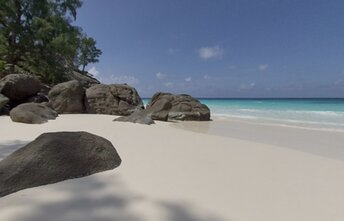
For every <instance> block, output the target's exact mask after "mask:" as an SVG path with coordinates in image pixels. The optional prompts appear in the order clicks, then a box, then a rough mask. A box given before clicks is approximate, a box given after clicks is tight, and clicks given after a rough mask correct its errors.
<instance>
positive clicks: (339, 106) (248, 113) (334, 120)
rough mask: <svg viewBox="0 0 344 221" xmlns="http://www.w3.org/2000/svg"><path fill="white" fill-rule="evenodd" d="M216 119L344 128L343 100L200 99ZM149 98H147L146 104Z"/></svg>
mask: <svg viewBox="0 0 344 221" xmlns="http://www.w3.org/2000/svg"><path fill="white" fill-rule="evenodd" d="M199 100H200V101H201V102H202V103H204V104H206V105H207V106H208V107H209V108H210V110H211V114H212V116H214V117H222V118H226V117H227V118H233V117H235V118H242V119H252V120H267V121H269V122H271V123H279V124H288V125H290V124H292V125H298V126H306V127H317V128H319V127H320V128H331V129H332V128H335V129H344V98H342V99H337V98H313V99H232V98H231V99H225V98H221V99H215V98H211V99H210V98H208V99H207V98H201V99H199ZM148 101H149V99H144V102H145V104H146V103H147V102H148Z"/></svg>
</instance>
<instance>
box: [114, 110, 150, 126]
mask: <svg viewBox="0 0 344 221" xmlns="http://www.w3.org/2000/svg"><path fill="white" fill-rule="evenodd" d="M113 121H119V122H131V123H138V124H146V125H151V124H154V123H155V122H154V121H153V120H152V118H151V116H150V114H148V113H147V112H146V110H137V111H135V112H134V113H132V114H130V115H129V116H122V117H119V118H116V119H114V120H113Z"/></svg>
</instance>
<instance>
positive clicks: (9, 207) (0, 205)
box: [0, 140, 228, 221]
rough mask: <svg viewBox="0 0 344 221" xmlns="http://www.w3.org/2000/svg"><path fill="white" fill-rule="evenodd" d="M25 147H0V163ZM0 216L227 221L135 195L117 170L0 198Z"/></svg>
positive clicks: (59, 220)
mask: <svg viewBox="0 0 344 221" xmlns="http://www.w3.org/2000/svg"><path fill="white" fill-rule="evenodd" d="M27 143H28V142H27V141H20V140H15V141H11V142H6V143H0V160H2V159H3V158H5V157H6V156H8V155H10V154H11V153H12V152H14V151H15V150H17V149H19V148H21V147H23V146H24V145H25V144H27ZM141 206H148V207H149V208H151V209H152V210H151V211H149V212H144V213H142V210H141V212H140V209H139V210H138V209H137V208H140V207H141ZM143 208H145V207H143ZM200 212H201V213H200ZM0 214H3V215H5V214H9V216H5V217H3V216H2V218H1V221H7V220H8V221H9V220H10V221H46V220H49V221H151V220H152V218H153V220H164V221H165V220H166V221H225V220H226V221H228V219H221V218H219V217H218V216H215V215H213V214H209V213H208V212H206V210H204V208H199V207H198V206H197V205H192V204H189V203H185V202H171V201H159V200H156V199H152V198H151V197H150V196H144V195H143V194H138V193H135V192H133V191H131V190H129V189H128V185H127V184H125V183H124V182H123V181H122V179H121V175H120V174H118V173H117V171H116V169H115V170H113V171H106V172H103V173H99V174H94V175H91V176H87V177H83V178H78V179H71V180H65V181H63V182H59V183H56V184H51V185H46V186H40V187H36V188H31V189H27V190H22V191H19V192H17V193H14V194H10V195H8V196H5V197H2V198H0ZM147 214H148V215H147ZM161 214H163V215H162V217H164V218H163V219H161ZM8 217H10V218H8Z"/></svg>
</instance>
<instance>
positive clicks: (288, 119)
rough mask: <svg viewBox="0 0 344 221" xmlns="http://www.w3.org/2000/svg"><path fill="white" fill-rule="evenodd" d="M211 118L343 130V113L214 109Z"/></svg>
mask: <svg viewBox="0 0 344 221" xmlns="http://www.w3.org/2000/svg"><path fill="white" fill-rule="evenodd" d="M212 115H213V116H218V117H223V118H226V117H227V118H240V119H251V120H265V121H269V122H270V123H272V124H278V125H284V126H286V125H287V126H297V127H304V128H308V129H312V128H314V129H325V130H340V131H342V130H344V112H336V111H312V110H310V111H308V110H272V109H247V108H242V109H229V108H228V109H224V108H221V109H216V108H215V109H214V110H213V113H212Z"/></svg>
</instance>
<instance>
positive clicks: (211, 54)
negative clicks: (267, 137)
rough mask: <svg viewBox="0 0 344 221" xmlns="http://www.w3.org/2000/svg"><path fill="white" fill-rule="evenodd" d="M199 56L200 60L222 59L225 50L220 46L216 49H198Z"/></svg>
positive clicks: (215, 47)
mask: <svg viewBox="0 0 344 221" xmlns="http://www.w3.org/2000/svg"><path fill="white" fill-rule="evenodd" d="M197 52H198V55H199V57H200V58H202V59H204V60H207V59H211V58H222V55H223V49H222V48H220V47H219V46H218V45H216V46H214V47H202V48H200V49H198V51H197Z"/></svg>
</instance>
